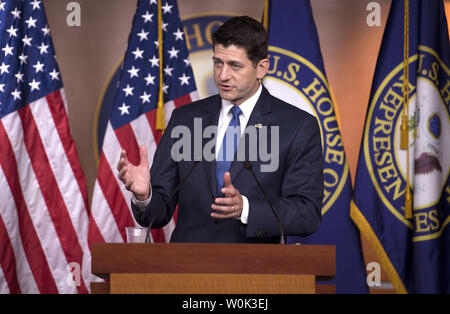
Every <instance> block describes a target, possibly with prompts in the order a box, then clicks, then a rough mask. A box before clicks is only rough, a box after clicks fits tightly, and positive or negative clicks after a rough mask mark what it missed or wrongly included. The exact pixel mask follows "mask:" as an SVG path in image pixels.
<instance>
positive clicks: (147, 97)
mask: <svg viewBox="0 0 450 314" xmlns="http://www.w3.org/2000/svg"><path fill="white" fill-rule="evenodd" d="M150 96H151V95H150V94H147V93H146V92H145V91H144V94H142V96H139V98H141V99H142V103H143V104H145V103H146V102H150Z"/></svg>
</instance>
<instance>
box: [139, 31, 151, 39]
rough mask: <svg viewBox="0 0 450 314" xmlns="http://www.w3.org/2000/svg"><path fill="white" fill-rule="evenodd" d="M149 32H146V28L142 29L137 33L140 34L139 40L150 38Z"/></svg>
mask: <svg viewBox="0 0 450 314" xmlns="http://www.w3.org/2000/svg"><path fill="white" fill-rule="evenodd" d="M148 34H149V33H148V32H145V31H144V29H142V30H141V32H140V33H137V35H138V36H139V41H143V40H148V38H147V36H148Z"/></svg>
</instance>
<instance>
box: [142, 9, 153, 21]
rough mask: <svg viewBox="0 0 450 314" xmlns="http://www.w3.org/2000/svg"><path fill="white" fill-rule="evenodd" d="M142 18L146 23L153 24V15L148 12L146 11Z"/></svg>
mask: <svg viewBox="0 0 450 314" xmlns="http://www.w3.org/2000/svg"><path fill="white" fill-rule="evenodd" d="M141 16H142V17H143V18H144V23H147V22H153V21H152V17H153V14H150V13H148V11H146V12H145V14H144V15H141Z"/></svg>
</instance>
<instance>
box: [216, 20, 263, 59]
mask: <svg viewBox="0 0 450 314" xmlns="http://www.w3.org/2000/svg"><path fill="white" fill-rule="evenodd" d="M212 42H213V47H214V46H215V45H217V44H221V45H223V46H224V47H225V48H226V47H228V46H231V45H235V46H238V47H242V48H244V49H245V51H246V52H247V57H248V59H249V60H250V61H252V63H253V65H254V66H256V65H257V64H258V62H259V61H260V60H262V59H265V58H267V55H268V40H267V32H266V30H265V29H264V27H263V25H262V24H261V23H260V22H258V21H257V20H255V19H253V18H251V17H249V16H237V17H233V18H231V19H229V20H228V21H226V22H225V23H224V24H223V25H222V26H220V27H219V28H218V29H217V30H216V31H215V32H214V33H213V34H212Z"/></svg>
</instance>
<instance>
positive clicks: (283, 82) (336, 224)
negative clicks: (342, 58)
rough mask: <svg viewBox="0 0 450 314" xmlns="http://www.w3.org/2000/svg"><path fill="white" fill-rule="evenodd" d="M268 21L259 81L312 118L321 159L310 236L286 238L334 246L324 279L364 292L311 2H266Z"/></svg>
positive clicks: (343, 160)
mask: <svg viewBox="0 0 450 314" xmlns="http://www.w3.org/2000/svg"><path fill="white" fill-rule="evenodd" d="M268 24H269V59H270V63H271V66H270V69H269V72H268V75H267V76H266V79H265V81H264V85H265V86H266V87H267V88H268V89H269V91H270V92H271V94H273V95H274V96H276V97H278V98H280V99H283V100H285V101H286V102H288V103H290V104H292V105H295V106H297V107H299V108H301V109H303V110H305V111H307V112H309V113H310V114H312V115H314V116H315V117H316V118H317V121H318V122H319V125H320V129H321V133H322V145H323V155H324V161H325V164H324V186H325V190H324V200H323V209H322V223H321V226H320V228H319V230H318V231H317V232H316V233H314V234H313V235H311V236H309V237H289V238H288V243H297V242H300V243H302V244H327V245H335V246H336V277H335V278H334V279H333V280H332V281H331V282H329V283H333V284H336V292H337V293H366V292H367V285H366V272H365V268H364V262H363V256H362V252H361V243H360V236H359V231H358V229H357V228H356V226H355V225H354V224H353V222H352V221H351V219H350V199H351V193H352V191H351V181H350V174H349V169H348V165H347V161H346V158H345V153H344V146H343V143H342V137H341V134H340V131H339V125H338V119H337V116H336V111H335V108H334V105H333V102H332V97H331V92H330V88H329V86H328V82H327V79H326V75H325V69H324V66H323V60H322V54H321V51H320V45H319V38H318V35H317V31H316V26H315V23H314V19H313V15H312V10H311V4H310V2H309V1H307V0H300V1H299V0H290V1H271V2H270V5H269V18H268ZM324 283H327V282H324Z"/></svg>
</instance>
